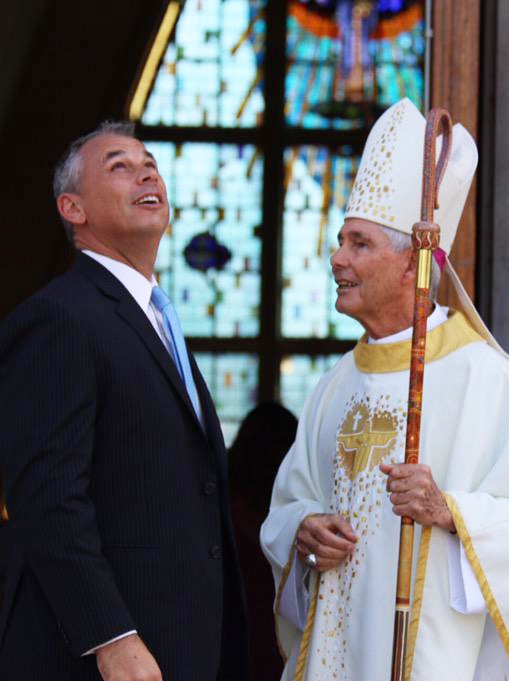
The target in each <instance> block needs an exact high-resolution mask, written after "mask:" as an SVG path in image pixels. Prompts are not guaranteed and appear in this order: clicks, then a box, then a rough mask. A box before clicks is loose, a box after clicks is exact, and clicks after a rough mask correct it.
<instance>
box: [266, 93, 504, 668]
mask: <svg viewBox="0 0 509 681" xmlns="http://www.w3.org/2000/svg"><path fill="white" fill-rule="evenodd" d="M423 138H424V119H423V117H422V116H421V114H420V113H419V112H418V111H417V110H416V109H415V107H414V106H413V105H412V104H411V103H410V102H409V101H408V100H402V101H401V102H399V103H398V104H396V105H395V106H393V107H391V109H389V110H388V111H387V112H386V113H385V114H384V115H383V116H382V117H381V119H379V121H378V122H377V124H376V125H375V126H374V128H373V130H372V132H371V133H370V137H369V138H368V142H367V144H366V149H365V151H364V154H363V158H362V161H361V165H360V168H359V173H358V175H357V178H356V182H355V185H354V188H353V191H352V195H351V198H350V202H349V206H348V209H347V214H346V220H345V227H344V228H343V230H342V233H341V235H340V248H339V249H338V251H337V253H336V254H335V255H334V256H333V257H332V266H333V272H334V276H335V278H336V281H337V282H338V303H337V307H338V310H340V311H342V312H346V313H347V314H350V315H351V316H353V317H355V318H356V319H358V320H359V321H361V323H363V325H364V326H365V328H366V332H367V333H366V335H365V337H364V338H363V339H362V340H361V341H360V342H359V343H358V345H357V346H356V348H355V349H354V350H353V352H350V353H347V354H346V355H345V356H344V357H343V358H342V359H341V360H340V361H339V362H338V363H337V364H336V366H335V367H334V368H333V369H332V370H331V371H330V372H328V373H327V374H326V375H325V376H324V377H323V378H322V380H321V381H320V383H319V384H318V386H317V388H316V389H315V390H314V392H313V393H312V395H311V396H310V397H309V399H308V401H307V403H306V405H305V407H304V411H303V414H302V416H301V419H300V422H299V428H298V432H297V438H296V441H295V443H294V445H293V447H292V449H291V450H290V452H289V453H288V455H287V457H286V458H285V460H284V462H283V464H282V466H281V469H280V471H279V473H278V476H277V479H276V483H275V487H274V492H273V498H272V503H271V509H270V513H269V516H268V518H267V520H266V521H265V523H264V526H263V527H262V533H261V539H262V547H263V549H264V551H265V554H266V556H267V558H268V559H269V560H270V562H271V565H272V568H273V572H274V576H275V580H276V587H277V597H276V604H275V608H276V620H277V630H278V636H279V642H280V646H281V652H282V654H283V655H284V657H285V659H286V660H287V664H286V667H285V671H284V674H283V680H284V681H389V679H390V672H391V658H392V643H393V625H394V605H395V594H396V574H397V560H398V545H399V527H400V517H399V516H400V515H411V516H412V517H413V518H414V520H415V521H416V538H415V539H416V541H415V547H416V548H415V550H414V570H413V589H412V603H411V621H410V630H409V636H408V650H407V656H406V672H405V679H406V681H430V680H432V681H488V679H489V680H490V681H505V680H506V679H509V663H508V658H507V655H508V653H509V631H508V626H509V361H508V360H507V357H506V356H505V355H504V353H503V352H502V351H501V350H500V348H499V347H498V346H497V344H496V342H495V341H494V339H493V338H492V337H491V336H490V335H489V332H488V331H487V329H486V328H485V327H484V325H483V323H482V321H481V319H480V318H479V316H478V315H477V313H476V312H475V309H474V308H473V305H472V303H471V301H470V300H469V299H468V297H467V296H466V293H465V292H464V290H463V289H462V288H460V298H461V300H462V303H463V307H464V311H465V314H463V313H462V312H460V311H458V312H454V311H448V310H447V309H445V308H441V307H440V306H438V305H435V308H434V311H433V312H432V314H430V316H429V317H428V336H427V348H426V370H425V378H424V399H423V407H422V423H421V447H420V463H419V465H418V466H414V467H408V468H407V467H406V466H405V464H402V462H403V460H404V452H405V433H406V410H407V401H408V383H409V364H410V345H411V331H412V329H411V326H410V325H411V313H412V307H413V305H412V303H413V300H412V295H413V285H414V284H413V281H414V279H412V272H413V276H414V275H415V271H414V269H412V267H413V263H412V255H411V249H409V248H408V244H407V245H406V246H407V247H406V248H405V244H404V243H403V244H402V243H401V242H400V241H398V238H397V237H396V238H394V235H393V232H396V233H398V232H399V233H402V234H408V233H409V232H410V231H411V227H412V225H413V223H415V222H417V221H418V218H419V209H420V175H421V173H422V146H423ZM387 152H389V155H387ZM476 160H477V154H476V152H475V145H474V143H473V141H472V139H471V138H470V136H469V135H468V133H467V132H466V131H465V130H464V129H463V128H462V127H461V126H455V128H454V132H453V152H452V158H451V162H450V165H449V167H448V170H447V172H446V176H445V178H444V182H443V190H442V193H441V197H440V198H441V210H440V211H437V215H436V216H435V221H436V222H437V223H438V224H440V226H441V227H442V239H441V247H442V248H443V252H442V253H441V255H442V258H441V260H442V263H441V264H442V265H445V269H446V271H447V272H448V273H449V275H450V276H451V277H452V279H453V282H454V283H455V285H457V286H458V287H460V283H459V279H458V278H457V275H456V274H455V273H454V271H453V270H452V267H451V265H450V263H449V261H448V258H447V253H448V251H449V250H450V247H451V245H452V242H453V240H454V235H455V232H456V228H457V224H458V222H459V218H460V215H461V212H462V209H463V205H464V202H465V199H466V196H467V193H468V189H469V186H470V182H471V179H472V177H473V173H474V170H475V165H476ZM415 167H416V168H415ZM371 187H374V190H373V191H371ZM372 195H374V196H372ZM387 228H388V229H389V231H388V230H387ZM435 269H437V267H436V266H435ZM435 284H436V282H435ZM405 320H406V323H405ZM331 523H335V525H334V528H335V531H333V532H331V527H332V525H331ZM338 538H339V540H340V541H338ZM340 542H342V543H340ZM309 554H311V556H310V555H309ZM306 556H307V558H306ZM311 559H312V560H311ZM305 562H308V564H310V565H311V568H309V567H307V566H306V565H305Z"/></svg>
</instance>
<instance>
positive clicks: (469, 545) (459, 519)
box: [444, 493, 509, 655]
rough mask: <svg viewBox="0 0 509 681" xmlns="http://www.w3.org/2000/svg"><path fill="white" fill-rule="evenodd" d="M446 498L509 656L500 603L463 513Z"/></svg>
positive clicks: (445, 496)
mask: <svg viewBox="0 0 509 681" xmlns="http://www.w3.org/2000/svg"><path fill="white" fill-rule="evenodd" d="M444 498H445V501H446V502H447V506H448V507H449V511H450V512H451V515H452V517H453V520H454V525H455V526H456V531H457V533H458V537H459V538H460V541H461V543H462V544H463V549H464V551H465V553H466V555H467V558H468V562H469V563H470V565H471V567H472V570H473V571H474V575H475V577H476V579H477V582H478V584H479V587H480V589H481V593H482V595H483V597H484V600H485V601H486V605H487V607H488V612H489V614H490V615H491V619H492V620H493V622H494V624H495V626H496V628H497V631H498V635H499V636H500V640H501V641H502V643H503V644H504V648H505V651H506V653H507V654H508V655H509V631H508V630H507V627H506V625H505V622H504V618H503V617H502V614H501V612H500V608H499V607H498V603H497V601H496V599H495V596H494V595H493V592H492V590H491V587H490V584H489V581H488V578H487V577H486V575H485V574H484V570H483V569H482V565H481V561H480V560H479V558H478V556H477V553H476V550H475V549H474V543H473V541H472V538H471V537H470V534H469V532H468V529H467V526H466V525H465V521H464V520H463V516H462V515H461V511H460V510H459V508H458V505H457V503H456V500H455V499H454V498H453V497H452V496H451V495H450V494H445V493H444Z"/></svg>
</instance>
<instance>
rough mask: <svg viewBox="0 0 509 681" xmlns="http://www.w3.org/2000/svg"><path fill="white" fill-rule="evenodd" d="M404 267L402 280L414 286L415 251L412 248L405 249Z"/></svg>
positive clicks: (415, 269)
mask: <svg viewBox="0 0 509 681" xmlns="http://www.w3.org/2000/svg"><path fill="white" fill-rule="evenodd" d="M405 255H406V268H405V270H404V272H403V281H404V282H405V283H407V284H412V286H415V274H416V271H417V252H416V251H415V249H414V248H409V249H408V250H407V251H405Z"/></svg>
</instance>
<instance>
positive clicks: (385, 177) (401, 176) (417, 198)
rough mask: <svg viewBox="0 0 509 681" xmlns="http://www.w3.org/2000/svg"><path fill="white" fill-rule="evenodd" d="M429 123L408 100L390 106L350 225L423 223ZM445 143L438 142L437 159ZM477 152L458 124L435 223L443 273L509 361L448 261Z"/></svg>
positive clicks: (351, 204) (362, 173) (374, 133)
mask: <svg viewBox="0 0 509 681" xmlns="http://www.w3.org/2000/svg"><path fill="white" fill-rule="evenodd" d="M425 130H426V119H425V118H424V116H423V115H422V114H421V112H420V111H419V109H417V107H416V106H415V105H414V104H412V102H411V101H410V100H409V99H407V98H405V99H402V100H400V101H399V102H397V103H396V104H394V105H393V106H391V107H390V108H389V109H387V111H385V113H384V114H382V116H380V118H379V119H378V120H377V121H376V123H375V124H374V126H373V127H372V128H371V131H370V133H369V136H368V139H367V141H366V145H365V147H364V151H363V153H362V158H361V162H360V165H359V170H358V172H357V176H356V178H355V182H354V185H353V188H352V191H351V194H350V198H349V200H348V205H347V208H346V214H345V219H347V218H362V219H363V220H370V221H371V222H376V223H377V224H379V225H384V226H386V227H390V228H391V229H395V230H397V231H399V232H403V233H405V234H409V235H411V234H412V227H413V226H414V224H415V223H416V222H419V221H420V219H421V197H422V171H423V163H424V135H425ZM440 147H441V138H439V139H438V140H437V159H438V155H439V152H440ZM477 160H478V154H477V147H476V145H475V142H474V140H473V138H472V136H471V135H470V133H469V132H468V131H467V130H466V129H465V128H464V127H463V126H462V125H460V124H459V123H457V124H456V125H455V126H454V127H453V132H452V150H451V155H450V159H449V163H448V164H447V168H446V171H445V175H444V177H443V179H442V183H441V185H440V189H439V194H438V203H439V208H438V209H437V210H435V213H434V222H435V223H437V224H438V225H439V226H440V248H441V249H442V251H443V252H444V253H443V254H442V255H443V259H444V260H445V267H444V271H445V272H446V273H447V274H448V276H449V277H450V278H451V280H452V283H453V285H454V288H455V289H456V292H457V293H458V297H459V299H460V302H461V305H462V307H463V310H464V312H465V313H466V315H467V317H468V318H469V320H470V322H471V324H472V325H473V326H474V328H475V329H476V331H477V332H478V333H480V334H481V336H483V338H485V339H486V341H487V342H488V343H489V344H490V345H491V346H493V347H494V348H495V349H496V350H498V351H499V352H501V353H502V354H504V355H505V353H504V351H503V350H502V349H501V348H500V346H499V345H498V343H497V341H496V340H495V339H494V338H493V336H492V335H491V333H490V332H489V330H488V328H487V327H486V325H485V324H484V322H483V320H482V319H481V317H480V316H479V313H478V312H477V310H476V309H475V307H474V304H473V302H472V301H471V299H470V297H469V295H468V294H467V292H466V290H465V288H464V287H463V285H462V283H461V280H460V278H459V277H458V274H457V273H456V272H455V270H454V268H453V267H452V265H451V262H450V260H449V258H448V257H447V256H448V254H449V253H450V251H451V248H452V245H453V243H454V238H455V236H456V230H457V228H458V224H459V221H460V218H461V214H462V213H463V208H464V206H465V202H466V200H467V195H468V191H469V189H470V185H471V183H472V179H473V177H474V173H475V169H476V167H477Z"/></svg>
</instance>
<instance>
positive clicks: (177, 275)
mask: <svg viewBox="0 0 509 681" xmlns="http://www.w3.org/2000/svg"><path fill="white" fill-rule="evenodd" d="M147 147H148V148H149V149H150V150H151V152H152V153H153V154H154V156H155V157H156V159H157V161H158V165H159V170H160V172H161V174H162V176H163V179H164V181H165V183H166V186H167V189H168V198H169V201H170V205H171V209H172V213H173V216H172V220H171V233H169V234H166V235H165V236H164V237H163V240H162V242H161V245H160V248H159V252H158V257H157V261H156V272H157V273H158V275H159V281H160V283H161V286H163V288H165V289H166V290H167V292H168V293H169V294H170V296H171V297H172V299H173V301H174V302H175V306H176V308H177V311H178V313H179V317H180V320H181V322H182V328H183V330H184V333H185V334H186V335H187V336H201V337H207V336H208V337H226V338H232V337H252V336H256V335H257V334H258V331H259V305H260V249H261V243H260V238H259V237H258V236H257V234H256V230H257V228H258V227H259V225H260V222H261V182H262V161H263V159H262V158H261V157H260V156H259V155H258V154H257V153H256V149H255V148H254V147H251V146H248V145H246V146H235V145H226V144H223V145H218V144H200V143H186V144H182V145H175V144H171V143H169V142H147ZM200 234H208V235H212V236H213V237H215V239H216V240H217V242H218V243H219V244H221V245H222V246H224V247H226V248H227V249H228V251H229V252H230V254H231V258H230V260H229V261H228V262H227V263H226V264H225V265H224V267H223V269H221V270H218V269H216V268H215V267H210V268H209V269H208V270H207V271H202V270H199V269H195V268H193V267H190V266H189V264H188V263H187V262H186V258H185V250H186V247H187V246H188V245H189V244H190V242H191V239H192V238H193V237H196V235H200Z"/></svg>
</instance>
